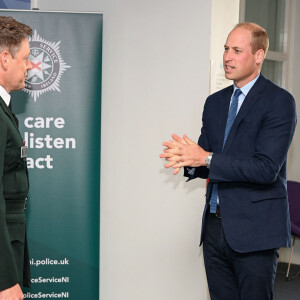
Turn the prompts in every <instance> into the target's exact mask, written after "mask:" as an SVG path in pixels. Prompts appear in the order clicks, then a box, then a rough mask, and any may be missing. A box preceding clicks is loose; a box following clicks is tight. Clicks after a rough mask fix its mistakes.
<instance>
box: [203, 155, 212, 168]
mask: <svg viewBox="0 0 300 300" xmlns="http://www.w3.org/2000/svg"><path fill="white" fill-rule="evenodd" d="M212 156H213V153H212V152H210V153H209V154H208V156H207V157H206V158H205V163H206V168H207V169H209V167H210V163H211V159H212Z"/></svg>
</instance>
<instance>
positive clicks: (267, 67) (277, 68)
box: [261, 59, 282, 86]
mask: <svg viewBox="0 0 300 300" xmlns="http://www.w3.org/2000/svg"><path fill="white" fill-rule="evenodd" d="M261 73H262V74H263V75H264V76H265V77H266V78H268V79H270V80H272V81H273V82H274V83H276V84H277V85H279V86H282V75H281V74H282V62H279V61H274V60H268V59H266V60H265V61H264V63H263V66H262V69H261Z"/></svg>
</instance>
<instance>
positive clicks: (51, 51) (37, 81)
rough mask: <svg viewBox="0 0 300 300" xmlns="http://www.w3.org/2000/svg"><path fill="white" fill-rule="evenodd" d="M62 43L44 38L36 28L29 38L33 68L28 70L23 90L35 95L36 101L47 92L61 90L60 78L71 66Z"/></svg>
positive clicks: (32, 95)
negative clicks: (62, 53) (64, 58)
mask: <svg viewBox="0 0 300 300" xmlns="http://www.w3.org/2000/svg"><path fill="white" fill-rule="evenodd" d="M60 43H61V41H58V42H49V41H47V40H45V39H43V38H42V37H40V35H39V34H37V31H36V30H34V33H33V36H32V38H31V39H29V45H30V56H29V59H30V61H31V64H32V68H31V70H29V71H28V74H27V80H26V81H25V88H24V89H23V90H24V91H25V92H26V93H28V94H29V95H30V96H31V97H33V99H34V101H35V102H36V100H37V98H38V97H39V96H40V95H42V94H44V93H46V92H51V91H56V92H60V88H59V83H60V79H61V77H62V75H63V73H64V72H65V71H66V70H67V69H68V68H70V67H71V66H68V65H67V64H66V63H65V62H64V60H63V59H62V57H61V54H60Z"/></svg>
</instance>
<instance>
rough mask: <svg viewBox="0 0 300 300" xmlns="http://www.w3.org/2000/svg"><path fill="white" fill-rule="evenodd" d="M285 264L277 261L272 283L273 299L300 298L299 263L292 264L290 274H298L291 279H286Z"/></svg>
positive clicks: (287, 299) (288, 299)
mask: <svg viewBox="0 0 300 300" xmlns="http://www.w3.org/2000/svg"><path fill="white" fill-rule="evenodd" d="M286 271H287V264H286V263H279V264H278V267H277V274H276V278H275V285H274V300H299V299H300V265H292V266H291V269H290V276H289V277H292V276H293V275H296V274H297V273H298V272H299V273H298V276H297V277H296V278H294V279H292V280H289V281H287V280H286Z"/></svg>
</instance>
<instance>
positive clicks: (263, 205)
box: [185, 75, 296, 252]
mask: <svg viewBox="0 0 300 300" xmlns="http://www.w3.org/2000/svg"><path fill="white" fill-rule="evenodd" d="M232 93H233V86H230V87H228V88H225V89H223V90H221V91H219V92H217V93H215V94H213V95H211V96H209V97H208V98H207V100H206V103H205V106H204V111H203V119H202V121H203V126H202V129H201V135H200V137H199V141H198V144H199V145H200V146H201V147H202V148H204V149H205V150H206V151H210V152H213V153H214V155H213V159H212V161H211V166H210V169H209V170H208V169H207V168H206V167H198V168H196V170H195V173H194V175H193V176H189V175H188V174H187V170H185V176H189V177H190V179H193V178H196V177H200V178H209V185H208V187H207V194H206V206H205V211H204V215H203V216H204V217H203V222H202V234H201V242H200V244H201V243H202V241H203V233H204V227H205V215H206V210H207V205H208V201H209V199H210V193H211V187H212V184H213V183H218V188H219V205H220V210H221V215H222V225H223V228H224V233H225V236H226V239H227V242H228V243H229V245H230V246H231V247H232V248H233V249H234V250H236V251H238V252H250V251H258V250H265V249H272V248H279V247H288V246H290V217H289V209H288V199H287V189H286V165H287V153H288V149H289V146H290V143H291V141H292V137H293V134H294V130H295V126H296V109H295V101H294V99H293V96H292V95H291V94H289V93H288V92H287V91H286V90H284V89H282V88H280V87H278V86H277V85H275V84H274V83H272V82H271V81H270V80H267V79H266V78H265V77H263V75H260V77H259V78H258V80H257V81H256V83H255V84H254V86H253V87H252V88H251V90H250V91H249V93H248V95H247V96H246V98H245V100H244V102H243V104H242V106H241V108H240V110H239V112H238V114H237V117H236V119H235V121H234V123H233V125H232V128H231V131H230V133H229V135H228V138H227V141H226V144H225V146H224V149H223V151H222V144H223V139H224V131H225V126H226V121H227V114H228V108H229V103H230V99H231V96H232ZM221 152H222V153H221Z"/></svg>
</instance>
